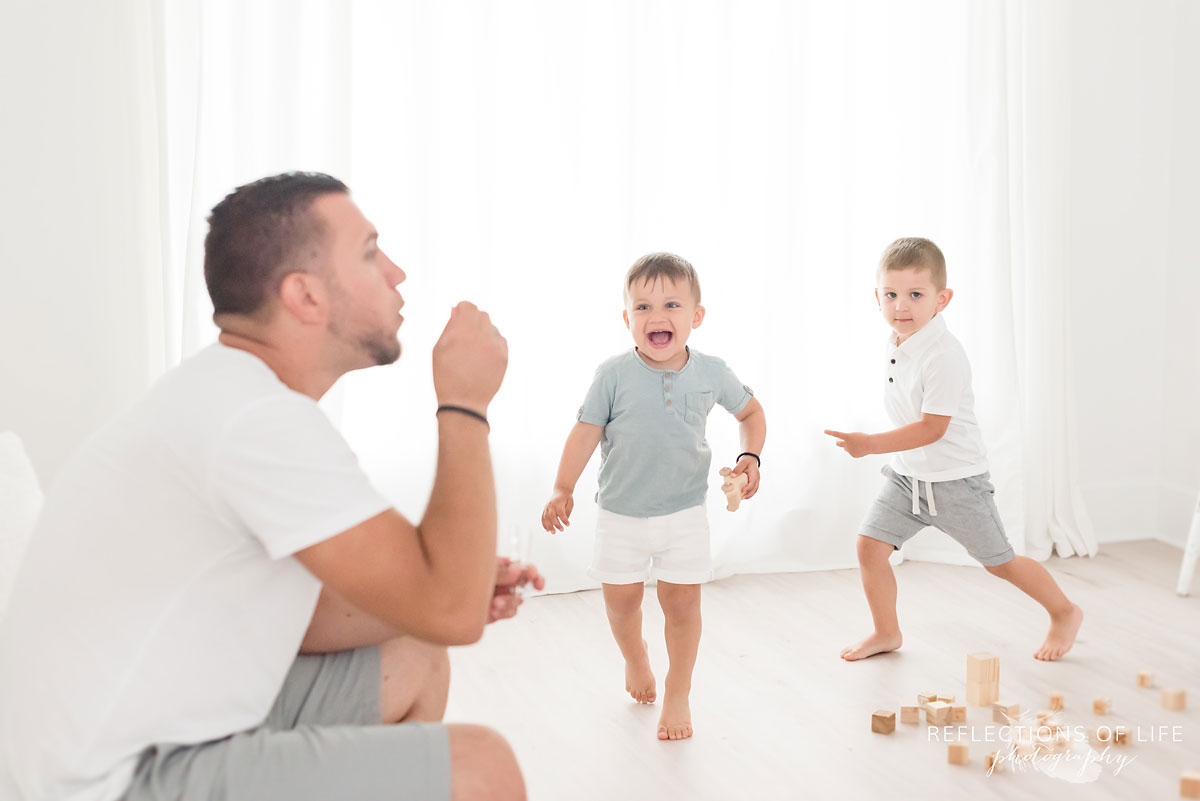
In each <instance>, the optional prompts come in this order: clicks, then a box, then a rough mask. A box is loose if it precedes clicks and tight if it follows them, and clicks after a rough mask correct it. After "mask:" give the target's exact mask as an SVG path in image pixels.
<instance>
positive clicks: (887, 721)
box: [871, 709, 896, 734]
mask: <svg viewBox="0 0 1200 801" xmlns="http://www.w3.org/2000/svg"><path fill="white" fill-rule="evenodd" d="M895 730H896V713H895V712H892V711H891V710H888V709H876V710H875V713H874V714H873V715H871V731H873V732H875V733H876V734H891V733H892V732H894V731H895Z"/></svg>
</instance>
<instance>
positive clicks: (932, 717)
mask: <svg viewBox="0 0 1200 801" xmlns="http://www.w3.org/2000/svg"><path fill="white" fill-rule="evenodd" d="M925 722H926V723H928V724H929V725H930V726H945V725H946V724H947V723H949V722H950V705H949V704H947V703H943V702H942V701H930V702H929V703H928V704H926V705H925Z"/></svg>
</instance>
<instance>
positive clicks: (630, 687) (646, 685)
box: [625, 640, 657, 704]
mask: <svg viewBox="0 0 1200 801" xmlns="http://www.w3.org/2000/svg"><path fill="white" fill-rule="evenodd" d="M625 689H626V690H627V691H628V692H629V694H630V695H631V696H633V700H635V701H637V702H638V703H639V704H653V703H654V699H655V698H656V697H657V696H656V695H655V693H654V673H653V672H652V671H651V670H650V652H649V650H647V648H646V641H645V640H642V658H641V660H640V661H636V662H626V663H625Z"/></svg>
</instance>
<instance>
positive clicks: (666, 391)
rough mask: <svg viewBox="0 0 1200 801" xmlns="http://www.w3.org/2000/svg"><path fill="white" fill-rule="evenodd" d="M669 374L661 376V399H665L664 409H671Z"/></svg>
mask: <svg viewBox="0 0 1200 801" xmlns="http://www.w3.org/2000/svg"><path fill="white" fill-rule="evenodd" d="M671 375H672V374H671V373H664V374H663V397H664V398H665V399H666V408H667V409H670V408H671Z"/></svg>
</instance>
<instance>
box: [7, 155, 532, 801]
mask: <svg viewBox="0 0 1200 801" xmlns="http://www.w3.org/2000/svg"><path fill="white" fill-rule="evenodd" d="M209 223H210V230H209V234H208V237H207V239H206V241H205V279H206V281H207V283H208V288H209V294H210V295H211V296H212V300H213V306H214V310H215V311H214V320H215V322H216V323H217V325H218V327H219V328H220V329H221V334H220V342H219V344H216V345H213V346H212V347H210V348H208V349H206V350H204V351H202V352H201V353H199V354H197V355H196V356H195V357H193V358H191V359H189V360H187V361H186V362H185V363H184V364H182V365H180V367H178V368H177V369H175V370H173V371H172V372H171V373H169V374H168V375H167V376H165V377H164V378H163V380H161V381H160V382H159V383H158V384H157V385H156V386H155V387H154V389H153V390H152V391H151V392H150V393H149V395H148V396H147V397H146V398H144V399H143V400H142V401H141V402H140V403H139V404H138V405H137V406H135V407H134V408H133V409H131V410H130V411H129V412H128V413H126V414H125V415H123V416H122V417H120V418H118V419H117V420H116V421H114V422H113V423H111V424H110V425H109V426H107V427H106V428H105V429H103V430H102V431H101V432H99V433H98V434H97V435H96V436H94V437H93V438H92V439H91V440H90V441H89V442H88V443H87V444H86V445H85V446H84V447H83V448H82V449H81V450H80V452H79V453H78V454H76V455H75V457H74V458H73V459H72V460H71V461H70V462H69V463H68V465H67V466H66V467H64V469H63V471H62V473H61V475H60V477H59V479H58V480H57V482H56V483H55V485H54V487H53V488H52V489H51V491H50V493H49V495H48V497H47V499H46V504H45V507H44V509H43V513H42V515H41V518H40V519H39V522H38V527H37V531H36V532H35V534H34V536H33V540H32V543H31V546H30V549H29V552H28V555H27V557H26V561H25V563H24V565H23V566H22V571H21V574H20V577H19V578H18V581H17V587H16V589H15V591H14V594H13V598H12V601H11V605H10V607H9V611H8V614H7V617H6V619H5V621H4V623H3V624H0V798H4V799H6V800H7V799H13V801H17V800H18V799H21V800H26V799H27V800H28V801H34V799H37V801H43V800H44V799H46V800H48V799H55V800H58V799H65V800H66V801H115V800H116V799H123V800H124V801H149V799H160V798H162V799H166V798H170V799H176V798H183V799H209V798H212V799H216V798H221V799H231V800H232V799H247V801H249V800H251V799H253V801H269V800H270V799H276V798H278V799H289V801H304V800H305V799H313V801H317V800H318V799H319V800H320V801H328V800H329V799H337V798H345V799H355V801H371V800H372V799H385V798H386V799H405V798H414V799H444V798H451V797H452V798H455V799H458V798H504V799H508V798H523V797H524V786H523V782H522V778H521V774H520V770H519V768H518V767H517V764H516V760H515V758H514V757H513V754H512V751H511V749H510V748H509V747H508V745H507V743H506V742H505V741H504V740H503V738H501V737H500V736H499V735H498V734H496V733H495V732H493V731H491V730H489V729H485V728H482V727H477V726H454V725H451V726H446V725H443V724H441V723H437V722H436V721H439V720H440V718H441V716H442V712H443V710H444V708H445V702H446V690H447V686H448V662H447V659H446V651H445V647H446V646H447V645H455V644H462V643H470V642H474V641H475V640H477V639H479V637H480V636H481V635H482V632H483V628H484V626H485V624H486V622H488V621H489V620H494V619H497V618H500V617H507V616H511V615H512V614H514V613H515V611H516V604H517V603H519V597H518V596H516V595H515V594H513V593H512V588H513V587H514V586H516V585H518V584H523V583H525V582H527V581H528V582H532V583H533V584H534V585H535V586H538V587H540V586H542V584H543V582H542V579H541V577H540V576H538V575H537V572H536V570H534V569H532V568H528V569H526V570H520V569H518V568H516V567H514V566H510V565H509V564H508V563H507V562H506V561H502V562H501V563H500V564H499V565H498V564H497V561H496V557H495V553H496V504H495V490H494V485H493V480H492V474H491V463H490V458H489V453H488V444H487V435H488V425H487V420H486V414H487V408H488V404H489V403H490V401H491V399H492V396H493V395H494V394H495V392H496V390H497V389H498V388H499V386H500V382H501V380H502V379H503V375H504V371H505V367H506V365H507V358H508V355H507V345H506V343H505V341H504V339H503V337H501V336H500V334H499V332H497V331H496V329H495V328H494V327H493V326H492V324H491V322H490V320H489V319H488V316H487V315H486V314H484V313H482V312H480V311H479V310H478V309H476V308H475V307H474V306H472V305H471V304H469V303H465V302H464V303H460V304H459V305H458V306H457V307H456V308H455V309H454V311H453V312H452V313H451V317H450V321H449V322H448V323H447V325H446V328H445V330H444V331H443V333H442V336H441V338H440V339H439V340H438V342H437V344H436V346H435V347H434V352H433V375H434V388H435V390H436V393H437V397H438V402H439V409H438V414H437V425H438V432H439V443H440V444H439V452H438V463H437V477H436V479H435V482H434V487H433V492H432V495H431V497H430V500H429V505H428V508H427V509H426V512H425V515H424V517H423V519H422V520H421V522H420V523H419V524H417V525H413V524H412V523H410V522H409V521H407V520H405V519H404V518H403V517H402V516H401V515H400V514H399V513H398V512H396V511H395V510H394V509H393V508H392V507H391V505H390V504H389V503H388V502H387V501H386V500H384V499H383V497H382V496H381V495H380V494H379V493H378V492H377V491H376V490H375V489H374V488H373V487H371V485H370V483H369V482H368V481H367V479H366V477H365V476H364V475H363V473H362V471H361V470H360V469H359V467H358V464H357V461H356V459H355V457H354V455H353V454H352V453H351V452H350V450H349V447H348V446H347V444H346V442H345V440H344V439H342V437H341V436H340V435H339V434H338V433H337V431H336V430H335V429H334V428H333V427H332V425H331V424H330V423H329V421H328V420H327V418H325V416H324V415H323V413H322V412H321V411H320V409H319V408H318V406H317V404H316V401H317V400H318V399H319V398H320V397H321V396H322V395H323V394H324V393H325V392H326V391H327V390H328V389H329V388H330V387H331V386H332V385H333V383H334V382H335V381H336V380H337V379H338V378H339V377H340V376H341V375H343V374H345V373H346V372H349V371H350V370H356V369H361V368H364V367H370V366H373V365H377V364H388V363H390V362H393V361H395V360H396V359H397V358H398V357H399V355H400V345H399V342H398V340H397V332H398V329H399V327H400V324H401V322H402V320H403V318H402V317H401V315H400V309H401V307H402V306H403V304H404V300H403V298H402V297H401V296H400V294H399V292H398V291H396V287H397V285H399V284H400V283H401V282H402V281H404V278H405V275H404V273H403V272H402V271H401V270H400V268H399V267H397V266H396V265H395V264H394V263H392V262H391V261H390V260H389V259H388V258H387V256H385V255H384V254H383V252H382V251H380V249H379V246H378V243H377V241H376V240H377V233H376V231H375V229H374V227H373V226H372V225H371V224H370V223H369V222H368V221H367V220H366V218H365V217H364V216H363V215H362V213H361V212H360V211H359V209H358V208H357V206H355V204H354V203H353V202H352V201H351V199H350V196H349V192H348V190H347V189H346V187H345V185H344V184H342V183H341V182H339V181H337V180H336V179H333V178H330V177H329V176H325V175H318V174H287V175H280V176H275V177H272V178H266V179H263V180H260V181H256V182H254V183H252V184H248V185H246V186H243V187H240V188H239V189H237V190H236V191H235V192H233V193H232V194H230V195H229V196H228V197H226V198H225V199H224V200H223V201H221V203H219V204H217V206H216V207H215V208H214V209H213V212H212V216H211V217H210V218H209ZM498 571H499V575H498ZM297 652H300V656H298V657H297ZM401 722H403V725H385V724H395V723H401Z"/></svg>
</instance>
